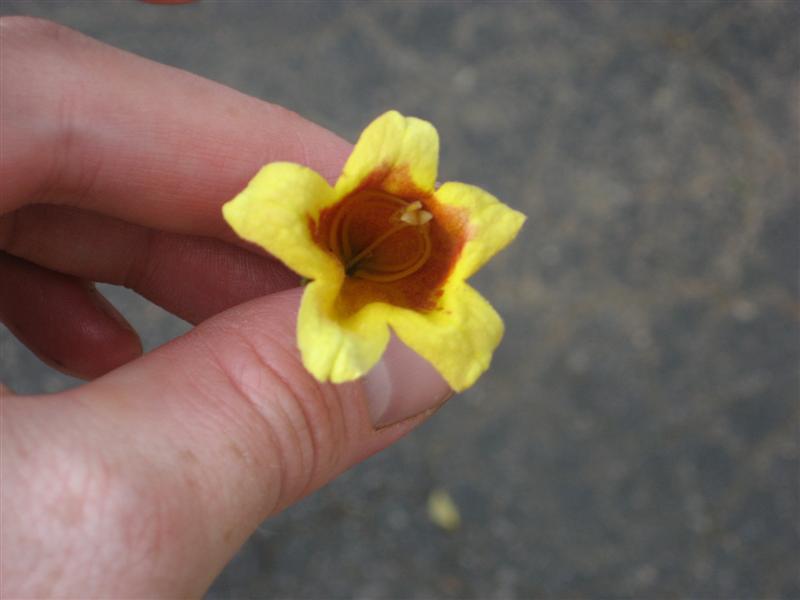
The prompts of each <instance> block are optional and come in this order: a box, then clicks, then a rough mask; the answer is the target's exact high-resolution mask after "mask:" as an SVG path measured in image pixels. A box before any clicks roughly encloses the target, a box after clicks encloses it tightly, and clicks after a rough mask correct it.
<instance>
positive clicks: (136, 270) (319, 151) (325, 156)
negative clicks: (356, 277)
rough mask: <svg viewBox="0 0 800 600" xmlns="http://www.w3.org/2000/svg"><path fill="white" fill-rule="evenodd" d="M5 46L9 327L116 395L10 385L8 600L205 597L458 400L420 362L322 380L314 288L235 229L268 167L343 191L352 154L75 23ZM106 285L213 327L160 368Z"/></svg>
mask: <svg viewBox="0 0 800 600" xmlns="http://www.w3.org/2000/svg"><path fill="white" fill-rule="evenodd" d="M0 36H2V38H1V39H0V44H2V50H3V51H2V55H1V56H0V60H2V65H1V67H0V68H1V69H2V86H0V140H1V143H2V148H1V150H2V154H1V155H0V282H2V284H1V287H0V319H1V320H2V321H3V322H4V323H5V324H6V326H7V327H8V328H9V329H10V330H11V331H12V332H14V333H15V334H16V335H17V336H18V337H19V339H20V340H22V341H23V342H24V343H25V344H26V345H28V347H30V348H31V349H32V350H33V351H34V352H36V353H37V355H39V356H40V357H42V358H43V359H44V360H45V361H46V362H48V363H49V364H51V365H53V366H56V367H57V368H59V369H61V370H63V371H65V372H68V373H72V374H75V375H78V376H81V377H84V378H88V379H92V378H95V379H94V380H93V381H91V382H90V383H87V384H85V385H83V386H80V387H78V388H76V389H73V390H69V391H66V392H63V393H59V394H53V395H49V396H39V397H21V396H17V395H14V394H13V393H11V392H10V391H9V390H7V389H4V388H2V385H0V400H2V459H1V464H0V467H1V468H2V471H1V472H0V477H2V480H1V481H2V509H1V513H0V518H1V519H2V535H1V539H0V542H1V544H2V546H1V547H0V550H1V551H2V566H1V567H2V573H1V575H2V578H0V579H1V581H2V583H1V584H0V588H2V589H0V595H2V596H4V597H5V596H14V597H41V596H45V595H59V596H80V597H88V596H91V597H99V596H105V597H107V596H137V597H145V596H156V595H157V596H177V595H180V596H187V595H193V596H197V595H200V594H202V593H203V591H204V590H205V589H206V588H207V587H208V585H209V584H210V583H211V581H212V580H213V578H214V577H215V576H216V575H217V573H218V572H219V571H220V570H221V569H222V567H223V566H224V565H225V563H226V562H227V561H228V560H229V559H230V558H231V556H232V555H233V554H234V552H235V551H236V550H237V549H238V547H239V546H240V545H241V544H242V543H243V542H244V541H245V540H246V539H247V537H248V536H249V535H250V533H252V531H253V530H254V529H255V528H256V526H257V525H258V524H259V523H260V522H261V521H262V520H263V519H265V518H266V517H268V516H270V515H273V514H275V513H276V512H278V511H280V510H281V509H283V508H285V507H287V506H289V505H290V504H292V503H293V502H295V501H297V500H298V499H300V498H302V497H303V496H304V495H306V494H308V493H310V492H311V491H313V490H315V489H316V488H318V487H320V486H321V485H324V484H325V483H326V482H328V481H329V480H330V479H332V478H333V477H335V476H336V475H337V474H339V473H341V472H342V471H343V470H345V469H347V468H348V467H350V466H351V465H353V464H354V463H356V462H358V461H360V460H362V459H364V458H366V457H367V456H369V455H370V454H372V453H374V452H377V451H379V450H381V449H383V448H385V447H386V446H388V445H389V444H391V443H392V442H394V441H395V440H397V439H398V438H400V437H401V436H402V435H404V434H405V433H407V432H408V431H410V430H411V429H413V428H414V427H415V426H416V425H418V424H419V423H420V422H421V421H422V420H423V419H424V418H425V417H426V416H427V415H428V414H430V412H431V411H433V410H434V409H435V408H436V407H438V406H439V405H440V404H441V403H442V402H444V400H445V399H446V398H447V396H448V395H449V393H450V392H449V389H448V388H447V386H446V385H445V384H444V382H443V381H442V380H441V378H440V377H439V376H438V375H437V374H436V372H435V371H434V370H433V369H432V368H431V367H430V366H429V365H428V364H427V363H426V362H425V361H423V360H422V359H420V358H418V357H417V356H416V355H415V354H413V353H412V352H410V351H409V350H408V349H406V348H405V347H404V346H403V345H401V344H400V343H398V342H392V344H391V345H390V347H389V350H388V351H387V353H386V355H385V356H384V358H383V360H382V361H381V363H379V364H378V365H377V366H376V367H375V369H373V371H371V372H370V374H369V375H368V376H367V377H365V378H364V379H363V380H361V381H358V382H354V383H352V384H347V385H339V386H334V385H328V384H319V383H318V382H316V381H315V380H314V379H313V378H312V377H311V376H310V375H309V374H308V373H307V372H306V371H305V369H304V368H303V366H302V364H301V362H300V359H299V355H298V352H297V350H296V347H295V315H296V311H297V306H298V303H299V298H300V293H299V291H298V290H297V289H296V288H295V286H296V285H297V277H296V276H294V275H293V274H292V273H290V272H288V271H287V270H286V269H285V268H284V267H283V266H282V265H281V264H280V263H278V262H277V261H275V260H274V259H272V258H270V257H269V256H265V255H263V254H261V253H259V251H257V250H255V249H254V248H252V247H250V246H247V245H246V244H245V243H244V242H241V241H240V240H238V239H237V238H236V237H235V236H234V235H233V234H232V232H230V231H229V229H228V227H227V226H226V224H225V223H224V222H223V221H222V218H221V214H220V207H221V205H222V203H223V202H225V201H226V200H228V199H230V198H231V197H233V195H234V194H235V193H236V192H237V191H239V190H240V189H241V188H242V187H243V185H244V184H245V183H246V182H247V181H248V180H249V178H250V177H251V176H252V175H253V174H254V173H255V172H256V171H257V170H258V168H259V167H261V166H262V165H263V164H265V163H268V162H271V161H276V160H288V161H294V162H301V163H304V164H307V165H308V166H310V167H312V168H314V169H315V170H316V171H318V172H320V173H322V174H323V175H325V176H326V177H328V179H330V180H333V179H334V178H335V177H336V176H337V175H338V173H339V170H340V168H341V166H342V164H343V163H344V161H345V159H346V157H347V155H348V153H349V151H350V145H349V144H347V143H346V142H344V141H343V140H341V139H339V138H338V137H336V136H335V135H333V134H332V133H330V132H328V131H326V130H324V129H322V128H320V127H318V126H316V125H314V124H312V123H309V122H308V121H305V120H303V119H302V118H300V117H299V116H297V115H295V114H293V113H290V112H288V111H286V110H284V109H281V108H279V107H276V106H273V105H270V104H267V103H264V102H261V101H259V100H256V99H254V98H250V97H247V96H244V95H242V94H240V93H238V92H235V91H233V90H230V89H228V88H225V87H223V86H221V85H218V84H215V83H212V82H209V81H206V80H203V79H201V78H199V77H196V76H193V75H190V74H188V73H185V72H182V71H179V70H177V69H173V68H170V67H166V66H163V65H158V64H156V63H153V62H151V61H148V60H145V59H142V58H139V57H136V56H133V55H131V54H128V53H125V52H122V51H119V50H116V49H113V48H110V47H108V46H105V45H103V44H100V43H98V42H96V41H94V40H91V39H89V38H86V37H85V36H82V35H80V34H78V33H75V32H73V31H71V30H69V29H66V28H64V27H61V26H57V25H54V24H52V23H47V22H43V21H37V20H32V19H26V18H6V19H2V25H1V26H0ZM94 281H103V282H108V283H114V284H118V285H126V286H128V287H131V288H133V289H134V290H136V291H137V292H138V293H140V294H141V295H143V296H145V297H146V298H149V299H150V300H152V301H153V302H155V303H157V304H159V305H161V306H163V307H164V308H166V309H167V310H169V311H170V312H172V313H174V314H176V315H178V316H180V317H182V318H184V319H186V320H188V321H190V322H191V323H195V324H198V326H197V327H196V328H195V329H194V330H193V331H191V332H190V333H188V334H187V335H185V336H182V337H181V338H179V339H177V340H175V341H173V342H171V343H169V344H167V345H165V346H163V347H161V348H159V349H157V350H155V351H153V352H151V353H149V354H147V355H145V356H140V354H141V346H140V344H139V341H138V338H137V336H136V334H135V332H134V331H133V330H132V329H131V328H130V327H129V326H128V325H127V324H126V323H125V322H124V321H123V320H122V317H120V316H119V315H118V313H116V311H114V310H113V309H112V308H111V307H110V305H109V304H108V303H107V302H105V301H104V300H103V299H102V298H101V297H100V296H99V294H97V292H96V291H94V288H93V287H92V285H91V283H89V282H94ZM101 375H102V376H101ZM387 425H393V426H387Z"/></svg>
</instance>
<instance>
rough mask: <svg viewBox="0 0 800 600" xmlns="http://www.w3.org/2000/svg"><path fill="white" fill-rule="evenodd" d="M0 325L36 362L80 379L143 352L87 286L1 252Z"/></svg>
mask: <svg viewBox="0 0 800 600" xmlns="http://www.w3.org/2000/svg"><path fill="white" fill-rule="evenodd" d="M0 281H2V282H3V290H2V294H0V321H2V322H3V323H4V324H5V325H6V326H7V327H8V328H9V330H10V331H11V332H12V333H13V334H14V335H16V336H17V337H18V338H19V339H20V341H22V342H23V343H24V344H25V345H26V346H27V347H28V348H30V349H31V351H32V352H34V353H35V354H36V355H37V356H38V357H39V358H41V359H42V360H43V361H44V362H46V363H47V364H49V365H51V366H52V367H54V368H56V369H58V370H60V371H63V372H64V373H68V374H70V375H74V376H76V377H82V378H93V377H98V376H100V375H102V374H104V373H107V372H108V371H110V370H111V369H114V368H116V367H118V366H120V365H122V364H124V363H126V362H128V361H130V360H132V359H134V358H136V357H137V356H139V355H140V354H141V353H142V347H141V343H140V342H139V337H138V336H137V335H136V333H135V332H134V330H133V329H132V328H131V326H130V325H128V323H127V322H126V321H125V319H124V318H123V317H122V316H121V315H120V314H119V313H118V312H117V311H116V310H115V309H114V307H112V306H111V304H110V303H109V302H108V301H107V300H106V299H105V298H103V297H102V296H101V295H100V294H99V293H98V292H97V291H96V290H95V289H94V286H92V285H91V284H89V283H87V282H85V281H81V280H79V279H76V278H74V277H68V276H66V275H62V274H60V273H54V272H52V271H48V270H46V269H42V268H41V267H37V266H35V265H32V264H30V263H27V262H25V261H22V260H19V259H17V258H14V257H12V256H9V255H8V254H5V253H2V252H0Z"/></svg>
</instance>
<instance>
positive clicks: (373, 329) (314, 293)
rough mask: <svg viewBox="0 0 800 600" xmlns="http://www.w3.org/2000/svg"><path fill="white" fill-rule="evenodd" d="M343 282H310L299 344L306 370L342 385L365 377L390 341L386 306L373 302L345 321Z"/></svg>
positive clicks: (299, 327) (301, 316) (302, 307)
mask: <svg viewBox="0 0 800 600" xmlns="http://www.w3.org/2000/svg"><path fill="white" fill-rule="evenodd" d="M341 284H342V279H341V278H339V279H338V280H333V281H331V280H318V281H313V282H311V283H309V284H308V285H307V286H306V289H305V292H304V293H303V300H302V302H301V303H300V313H299V315H298V317H297V343H298V346H299V347H300V353H301V354H302V357H303V364H304V365H305V367H306V369H308V370H309V372H310V373H311V374H312V375H314V377H316V378H317V380H319V381H332V382H334V383H342V382H344V381H352V380H353V379H357V378H359V377H361V376H362V375H364V374H365V373H366V372H367V371H369V370H370V369H371V368H372V367H373V366H374V365H375V363H377V362H378V360H379V359H380V357H381V355H383V351H384V350H385V349H386V344H387V343H388V342H389V328H388V327H387V325H386V313H387V312H388V311H389V310H390V308H389V307H388V306H387V305H386V304H382V303H374V304H369V305H367V306H365V307H364V308H362V309H361V310H360V311H358V312H357V313H355V314H353V315H351V316H349V317H347V318H346V319H342V318H341V317H340V316H339V315H337V313H336V308H335V301H336V296H337V295H338V294H339V290H340V289H341Z"/></svg>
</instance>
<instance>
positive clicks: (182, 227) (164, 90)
mask: <svg viewBox="0 0 800 600" xmlns="http://www.w3.org/2000/svg"><path fill="white" fill-rule="evenodd" d="M0 45H1V46H2V53H0V61H2V62H1V63H0V70H1V72H2V80H3V81H2V83H3V85H2V86H0V139H2V140H3V142H2V160H1V161H0V214H1V213H4V212H10V211H12V210H15V209H17V208H19V207H21V206H23V205H25V204H29V203H36V202H50V203H68V204H70V205H73V206H77V207H80V208H84V209H89V210H93V211H96V212H99V213H103V214H106V215H109V216H113V217H117V218H121V219H124V220H126V221H129V222H133V223H137V224H140V225H145V226H148V227H153V228H156V229H161V230H167V231H173V232H178V233H192V234H200V235H209V236H214V237H222V238H229V237H231V236H230V234H229V233H228V232H227V228H226V227H225V225H224V223H223V221H222V219H221V218H220V206H221V204H222V203H223V202H225V201H226V200H227V199H229V198H230V197H232V196H233V195H234V194H235V193H236V192H238V191H239V189H240V188H242V187H243V186H244V185H245V184H246V182H247V181H248V180H249V179H250V178H251V177H252V176H253V175H254V174H255V172H256V171H257V169H258V168H259V167H261V166H262V165H264V164H265V163H268V162H272V161H276V160H288V161H292V162H299V163H302V164H305V165H307V166H309V167H311V168H313V169H314V170H316V171H318V172H320V173H321V174H322V175H323V176H325V177H327V178H328V179H329V180H333V179H335V177H336V176H337V174H338V172H339V170H340V168H341V166H342V164H343V163H344V161H345V159H346V157H347V155H348V153H349V152H350V149H351V146H350V144H349V143H347V142H345V141H344V140H342V139H341V138H339V137H338V136H336V135H335V134H333V133H331V132H330V131H328V130H326V129H324V128H322V127H320V126H318V125H315V124H314V123H311V122H310V121H307V120H305V119H303V118H301V117H300V116H298V115H296V114H294V113H292V112H290V111H287V110H286V109H283V108H281V107H279V106H276V105H273V104H269V103H267V102H263V101H261V100H258V99H256V98H252V97H249V96H246V95H244V94H242V93H240V92H237V91H235V90H232V89H230V88H227V87H225V86H223V85H220V84H218V83H214V82H212V81H209V80H206V79H203V78H201V77H198V76H195V75H192V74H189V73H187V72H185V71H181V70H178V69H175V68H172V67H168V66H165V65H161V64H158V63H155V62H153V61H150V60H147V59H144V58H141V57H138V56H135V55H133V54H130V53H128V52H124V51H122V50H118V49H116V48H112V47H111V46H108V45H106V44H103V43H100V42H97V41H95V40H92V39H90V38H88V37H86V36H84V35H82V34H80V33H77V32H75V31H72V30H70V29H68V28H66V27H62V26H60V25H57V24H54V23H50V22H47V21H41V20H38V19H30V18H26V17H10V18H4V19H2V23H1V24H0Z"/></svg>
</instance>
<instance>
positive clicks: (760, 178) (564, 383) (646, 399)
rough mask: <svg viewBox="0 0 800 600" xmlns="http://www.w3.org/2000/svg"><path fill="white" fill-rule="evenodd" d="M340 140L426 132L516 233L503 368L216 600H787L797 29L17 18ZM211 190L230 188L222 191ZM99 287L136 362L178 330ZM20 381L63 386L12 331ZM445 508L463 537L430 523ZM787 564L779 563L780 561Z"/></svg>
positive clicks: (613, 7) (139, 15) (565, 10)
mask: <svg viewBox="0 0 800 600" xmlns="http://www.w3.org/2000/svg"><path fill="white" fill-rule="evenodd" d="M2 12H3V13H5V14H31V15H38V16H43V17H47V18H50V19H54V20H56V21H58V22H61V23H64V24H66V25H69V26H71V27H74V28H77V29H79V30H80V31H83V32H85V33H87V34H88V35H91V36H93V37H96V38H99V39H101V40H104V41H106V42H108V43H110V44H113V45H115V46H119V47H122V48H125V49H128V50H131V51H133V52H136V53H138V54H141V55H144V56H147V57H150V58H152V59H155V60H157V61H161V62H165V63H169V64H172V65H175V66H178V67H182V68H185V69H188V70H190V71H194V72H195V73H199V74H201V75H204V76H206V77H209V78H211V79H214V80H217V81H220V82H223V83H225V84H228V85H230V86H233V87H235V88H238V89H240V90H243V91H245V92H247V93H250V94H253V95H255V96H258V97H260V98H264V99H267V100H270V101H273V102H278V103H281V104H284V105H286V106H288V107H290V108H292V109H293V110H296V111H297V112H300V113H302V114H303V115H305V116H307V117H309V118H311V119H313V120H316V121H317V122H319V123H321V124H323V125H325V126H326V127H328V128H330V129H332V130H334V131H337V132H339V133H340V134H342V135H343V136H345V137H348V138H350V139H353V138H354V137H355V136H356V135H357V134H358V132H359V131H360V130H361V128H362V127H363V126H364V125H366V124H367V123H368V122H369V121H370V120H371V119H372V118H373V117H375V116H376V115H378V114H380V113H381V112H383V111H384V110H386V109H388V108H392V107H394V108H398V109H399V110H401V111H402V112H403V113H405V114H411V115H417V116H420V117H423V118H426V119H429V120H431V121H432V122H433V123H434V124H436V126H437V127H438V129H439V132H440V135H441V138H442V148H443V156H442V165H441V178H442V180H447V179H454V180H462V181H467V182H470V183H475V184H478V185H480V186H482V187H485V188H487V189H488V190H490V191H492V192H493V193H495V194H496V195H497V196H499V197H500V198H502V199H503V200H504V201H506V202H507V203H509V204H511V205H512V206H514V207H516V208H519V209H520V210H523V211H524V212H526V213H527V214H528V215H529V221H528V223H527V225H526V227H525V230H524V232H523V233H522V236H521V238H520V239H519V240H518V241H517V242H516V244H515V245H514V246H513V247H512V248H510V249H509V250H508V251H507V252H505V253H504V254H503V255H501V256H500V257H499V258H498V259H497V260H495V261H494V262H493V263H491V264H490V266H489V267H488V268H487V269H485V270H484V271H483V272H482V273H481V274H480V276H479V277H477V278H476V282H475V283H476V286H477V287H478V288H479V289H481V290H482V291H483V292H484V294H485V295H487V296H488V297H489V298H490V299H491V300H492V301H493V302H494V304H495V305H496V306H497V307H498V309H499V310H500V312H501V313H502V314H504V316H505V318H506V320H507V324H508V326H509V327H508V334H507V336H506V338H505V341H504V342H503V345H502V346H501V348H500V350H499V352H498V353H497V356H496V359H495V365H494V368H493V369H492V371H491V372H490V373H489V374H488V375H486V376H485V377H484V378H483V379H482V380H481V381H480V383H479V384H478V385H477V386H476V387H475V388H473V389H471V390H470V391H468V392H467V393H466V394H464V395H462V396H460V397H457V398H455V399H454V400H453V401H452V402H451V403H450V404H449V405H448V406H447V408H446V409H445V410H443V411H442V412H440V413H439V414H438V415H437V416H436V418H434V419H432V420H431V422H430V423H428V424H426V425H425V426H424V427H422V428H421V429H420V430H418V431H417V432H415V433H414V434H412V435H411V436H409V437H408V438H406V439H405V440H404V441H402V442H401V443H399V444H398V445H397V446H396V447H394V448H392V449H390V450H389V451H387V452H385V453H384V454H382V455H381V456H378V457H375V458H374V459H371V460H369V461H368V462H366V463H365V464H363V465H361V466H359V467H358V468H356V469H354V470H353V471H352V472H350V473H348V474H346V475H345V476H344V477H342V478H341V479H340V480H338V481H337V482H336V483H334V484H333V485H330V486H329V487H327V488H326V489H324V490H323V491H321V492H319V493H317V494H316V495H315V496H313V497H312V498H309V499H308V500H306V501H304V502H303V503H302V504H300V505H299V506H297V507H295V508H293V509H291V510H289V511H287V512H286V513H285V514H283V515H281V516H280V517H278V518H276V519H274V520H272V521H270V522H269V523H267V524H265V525H264V526H263V527H262V528H261V529H260V530H259V531H258V533H256V534H255V535H254V536H253V538H252V539H251V540H250V542H249V543H248V544H247V546H246V547H245V548H244V549H243V550H242V552H241V553H240V555H239V556H238V557H237V558H236V560H234V562H233V563H232V564H231V565H230V567H229V568H228V569H227V570H226V571H225V572H224V573H223V574H222V576H221V577H220V578H219V579H218V581H217V582H216V584H215V585H214V587H213V588H212V590H211V592H210V593H209V598H232V597H256V596H261V597H271V598H345V597H347V598H367V597H369V598H378V597H380V598H432V597H436V598H450V597H452V598H530V597H540V596H549V597H561V598H566V597H575V596H585V595H590V596H595V597H599V596H606V597H608V596H617V597H618V596H633V595H635V596H637V597H643V598H656V597H665V596H672V595H678V596H684V597H685V596H696V597H706V598H722V597H725V598H734V597H738V598H755V597H779V596H780V597H784V598H789V597H794V598H796V597H798V596H800V581H798V574H797V570H796V567H797V565H796V562H795V560H796V557H797V556H798V555H800V537H799V535H800V534H799V532H798V526H799V525H798V524H799V523H800V518H799V517H800V505H799V504H798V414H799V411H798V401H799V400H798V392H799V386H798V370H797V366H798V360H799V359H800V353H799V352H798V349H799V348H798V344H799V338H798V317H799V316H800V308H799V305H798V231H799V230H800V229H799V228H800V202H798V178H797V168H798V164H799V163H798V120H800V109H798V107H799V106H800V102H799V100H800V84H799V83H798V73H799V72H800V48H798V36H797V32H798V31H800V11H798V7H797V5H792V4H790V3H781V2H769V1H758V2H752V3H734V2H725V3H721V4H718V3H700V2H693V3H668V4H667V3H655V2H646V3H644V2H643V3H634V2H629V3H625V4H615V3H610V2H600V3H594V4H591V5H589V4H581V3H578V2H568V3H563V4H558V3H542V4H540V3H536V4H533V3H529V4H526V3H514V4H504V3H492V4H467V3H463V4H462V3H456V2H447V3H418V2H404V3H400V2H397V3H388V2H383V3H371V4H337V3H334V2H325V3H266V2H236V1H232V2H224V3H220V2H210V1H206V2H200V3H197V4H193V5H187V6H173V7H158V6H150V5H145V4H140V3H136V2H121V3H118V2H110V1H109V2H88V1H84V2H79V1H77V2H69V3H60V2H14V1H7V0H4V1H3V2H2ZM220 200H223V199H220ZM105 289H106V290H107V291H108V295H109V296H110V297H111V298H112V299H113V300H114V301H115V302H116V303H117V305H118V306H120V307H121V309H122V310H123V312H124V313H125V314H126V315H127V316H128V317H129V318H130V320H131V321H132V322H133V323H134V324H135V325H136V326H137V327H138V329H139V331H140V332H141V333H142V336H143V338H144V341H145V344H146V346H147V347H148V348H152V347H153V346H155V345H158V344H161V343H163V342H164V341H166V340H168V339H170V338H171V337H174V336H175V335H178V334H180V333H181V332H184V331H186V329H187V326H186V325H185V324H183V323H181V322H179V321H177V320H176V319H174V318H172V317H170V316H168V315H166V314H164V313H163V311H161V310H160V309H157V308H155V307H153V306H150V305H148V304H147V303H146V302H144V301H142V300H140V299H138V298H136V297H135V296H133V295H132V294H130V293H128V292H126V291H125V290H115V289H108V288H105ZM0 352H1V353H2V356H1V358H2V360H1V361H0V378H2V379H3V380H4V381H5V382H6V383H8V384H9V385H11V386H12V387H14V388H16V389H17V390H18V391H25V392H33V391H43V390H55V389H59V388H63V387H64V386H67V385H73V384H74V383H75V382H74V381H73V380H69V379H68V378H65V377H62V376H59V375H57V374H55V373H54V372H52V371H50V370H49V369H47V368H46V367H44V366H42V365H40V364H39V363H38V362H37V361H36V360H35V359H34V358H33V357H32V356H31V355H30V354H29V353H28V352H27V351H26V350H25V349H24V348H22V347H21V346H20V345H19V344H17V343H16V342H15V341H14V340H13V338H12V337H11V336H10V334H9V333H8V331H7V330H4V329H2V330H0ZM435 489H442V490H445V491H447V492H448V493H449V494H450V495H451V497H452V498H453V500H454V501H455V503H456V504H457V506H458V507H459V510H460V513H461V518H462V525H461V527H460V528H459V529H457V530H455V531H452V532H447V531H445V530H442V529H440V528H438V527H437V526H436V525H435V524H434V523H433V522H432V521H431V520H430V519H429V517H428V515H427V513H426V501H427V498H428V496H429V494H430V493H431V491H432V490H435ZM792 557H794V558H792Z"/></svg>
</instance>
